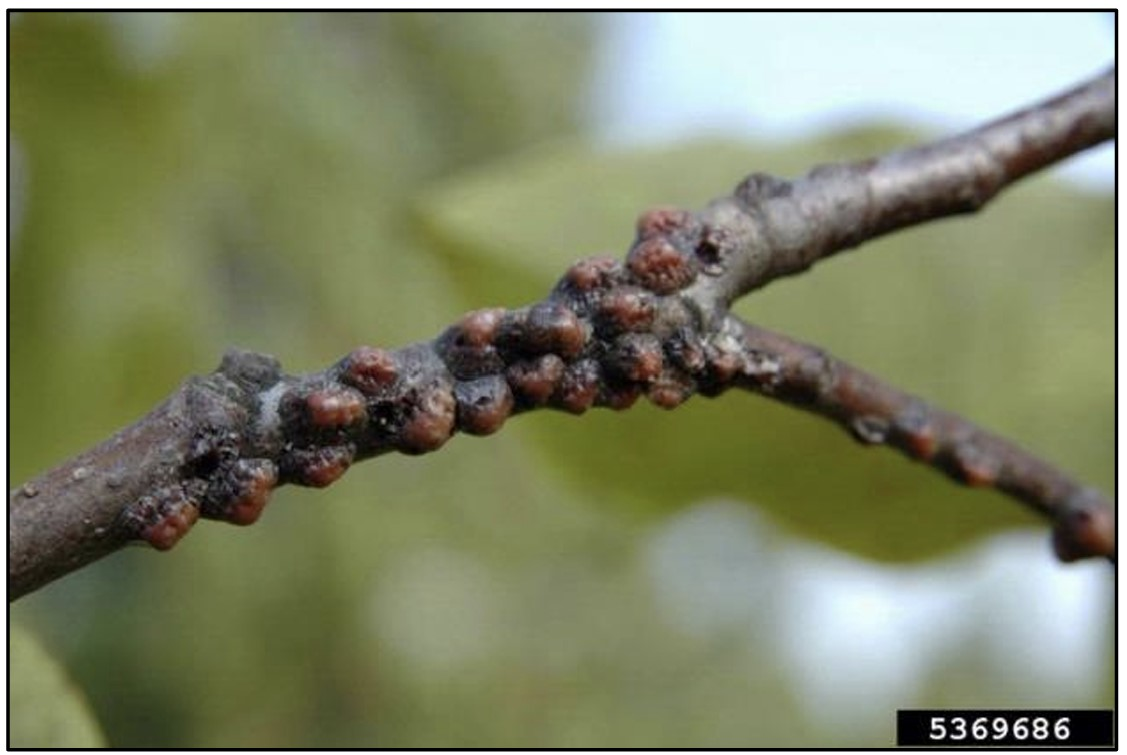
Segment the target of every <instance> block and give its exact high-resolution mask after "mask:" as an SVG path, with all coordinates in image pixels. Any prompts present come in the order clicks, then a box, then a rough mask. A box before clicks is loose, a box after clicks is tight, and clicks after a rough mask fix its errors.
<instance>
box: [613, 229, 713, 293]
mask: <svg viewBox="0 0 1127 755" xmlns="http://www.w3.org/2000/svg"><path fill="white" fill-rule="evenodd" d="M626 266H627V267H628V268H630V272H631V273H633V274H634V277H635V278H637V279H638V281H639V282H640V283H641V284H642V285H643V286H645V287H646V288H648V289H649V290H650V291H653V292H654V293H656V294H663V295H664V294H672V293H674V292H676V291H680V290H681V289H683V288H684V287H685V286H688V285H689V284H690V283H692V282H693V280H694V279H696V277H697V267H698V263H697V260H696V258H695V257H692V256H689V255H686V254H683V253H682V252H681V251H680V250H679V249H677V247H675V246H673V244H672V243H670V242H669V240H668V239H665V238H663V237H656V238H651V239H644V240H642V241H639V242H638V243H637V244H636V245H635V246H634V248H633V249H631V250H630V254H629V255H628V256H627V258H626Z"/></svg>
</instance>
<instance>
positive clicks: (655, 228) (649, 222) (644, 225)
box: [635, 207, 693, 239]
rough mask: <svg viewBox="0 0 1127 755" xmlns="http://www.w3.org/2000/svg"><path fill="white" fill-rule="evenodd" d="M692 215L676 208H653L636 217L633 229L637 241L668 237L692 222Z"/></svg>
mask: <svg viewBox="0 0 1127 755" xmlns="http://www.w3.org/2000/svg"><path fill="white" fill-rule="evenodd" d="M692 219H693V216H692V213H690V212H688V211H686V210H682V209H680V208H678V207H654V208H653V209H650V210H646V211H645V212H643V213H642V214H641V215H639V216H638V221H637V223H636V224H635V227H636V229H637V231H638V238H639V239H649V238H653V237H654V236H668V235H670V234H672V233H674V232H675V231H679V230H681V229H682V228H685V227H686V226H688V225H689V224H690V223H691V222H692Z"/></svg>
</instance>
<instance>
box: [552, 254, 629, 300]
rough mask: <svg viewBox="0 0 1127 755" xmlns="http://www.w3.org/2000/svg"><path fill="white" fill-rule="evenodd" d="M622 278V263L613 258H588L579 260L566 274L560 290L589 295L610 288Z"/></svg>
mask: <svg viewBox="0 0 1127 755" xmlns="http://www.w3.org/2000/svg"><path fill="white" fill-rule="evenodd" d="M621 277H622V263H621V262H619V261H618V260H617V259H615V258H613V257H588V258H586V259H582V260H579V261H578V262H576V263H575V264H574V265H572V266H571V267H570V268H568V271H567V272H566V273H565V274H564V277H563V279H562V280H561V281H560V283H559V285H558V286H557V288H558V289H570V290H572V291H576V292H579V293H587V292H590V291H595V290H598V289H602V288H610V287H611V286H613V285H615V283H617V282H618V280H619V278H621Z"/></svg>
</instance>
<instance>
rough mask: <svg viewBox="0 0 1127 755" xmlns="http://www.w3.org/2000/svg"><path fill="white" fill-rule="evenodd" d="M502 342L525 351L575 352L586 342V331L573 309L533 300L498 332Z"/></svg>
mask: <svg viewBox="0 0 1127 755" xmlns="http://www.w3.org/2000/svg"><path fill="white" fill-rule="evenodd" d="M500 338H501V340H502V341H503V342H504V343H505V345H506V346H510V347H513V348H516V349H517V350H518V351H522V352H524V353H526V354H549V353H554V354H558V355H560V356H561V357H563V358H564V359H570V358H572V357H574V356H577V355H578V354H579V352H581V351H582V350H583V346H584V345H585V344H586V343H587V331H586V330H585V329H584V327H583V323H582V321H581V320H580V319H579V317H578V316H576V314H575V313H574V312H572V311H571V309H569V308H568V307H567V306H565V305H564V304H563V303H562V302H559V301H552V300H549V301H544V302H540V303H539V304H534V305H533V306H532V307H531V308H530V309H529V310H528V311H527V312H526V313H524V316H523V317H520V316H519V315H514V316H513V317H512V319H511V320H510V321H509V322H506V324H505V326H504V327H503V332H502V333H501V334H500Z"/></svg>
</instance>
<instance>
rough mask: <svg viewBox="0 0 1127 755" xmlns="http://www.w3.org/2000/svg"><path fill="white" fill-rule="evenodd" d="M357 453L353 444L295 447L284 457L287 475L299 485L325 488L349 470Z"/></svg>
mask: <svg viewBox="0 0 1127 755" xmlns="http://www.w3.org/2000/svg"><path fill="white" fill-rule="evenodd" d="M355 455H356V451H355V448H354V447H353V446H352V445H351V444H344V445H340V446H324V447H321V448H294V449H290V450H289V451H287V452H286V453H285V455H284V456H283V457H282V469H283V470H284V471H285V472H286V473H287V474H286V476H287V478H289V479H292V480H293V481H294V482H296V483H297V484H298V485H305V486H306V487H311V488H323V487H326V486H327V485H331V484H333V483H334V482H336V481H337V480H339V479H340V477H341V475H343V474H344V473H345V472H347V471H348V467H349V466H350V465H351V464H352V459H353V457H354V456H355Z"/></svg>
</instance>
